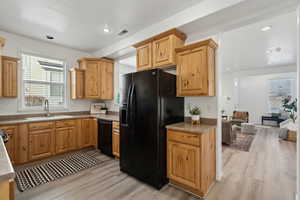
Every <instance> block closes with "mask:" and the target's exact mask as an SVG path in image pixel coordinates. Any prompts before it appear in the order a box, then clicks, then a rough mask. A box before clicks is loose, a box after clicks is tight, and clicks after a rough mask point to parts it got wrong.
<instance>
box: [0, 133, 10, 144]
mask: <svg viewBox="0 0 300 200" xmlns="http://www.w3.org/2000/svg"><path fill="white" fill-rule="evenodd" d="M0 137H2V140H3V142H4V143H7V142H8V135H7V134H6V133H5V132H4V131H3V130H0Z"/></svg>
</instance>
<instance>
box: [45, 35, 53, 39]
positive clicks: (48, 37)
mask: <svg viewBox="0 0 300 200" xmlns="http://www.w3.org/2000/svg"><path fill="white" fill-rule="evenodd" d="M46 38H47V39H48V40H53V39H54V37H53V36H51V35H46Z"/></svg>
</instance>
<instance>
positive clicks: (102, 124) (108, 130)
mask: <svg viewBox="0 0 300 200" xmlns="http://www.w3.org/2000/svg"><path fill="white" fill-rule="evenodd" d="M98 148H99V149H100V150H101V152H102V153H103V154H105V155H108V156H111V157H113V154H112V121H109V120H103V119H98Z"/></svg>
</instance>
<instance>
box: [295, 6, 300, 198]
mask: <svg viewBox="0 0 300 200" xmlns="http://www.w3.org/2000/svg"><path fill="white" fill-rule="evenodd" d="M299 21H300V5H298V8H297V85H298V91H297V98H298V105H297V106H298V108H299V105H300V103H299V99H300V86H299V84H300V80H299V79H300V55H299V54H300V24H299V23H300V22H299ZM298 119H300V112H298ZM299 133H300V124H299V123H298V134H297V157H296V162H297V166H296V169H297V178H296V181H297V188H296V200H298V196H299V194H300V177H299V176H300V142H299V139H300V137H299Z"/></svg>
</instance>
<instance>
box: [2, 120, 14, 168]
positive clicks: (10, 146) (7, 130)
mask: <svg viewBox="0 0 300 200" xmlns="http://www.w3.org/2000/svg"><path fill="white" fill-rule="evenodd" d="M0 129H1V130H3V131H4V132H5V133H6V134H7V135H8V142H7V143H6V144H5V147H6V151H7V153H8V155H9V158H10V160H11V162H12V163H15V162H16V148H17V146H16V142H17V141H16V136H17V131H18V127H17V126H4V127H0Z"/></svg>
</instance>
